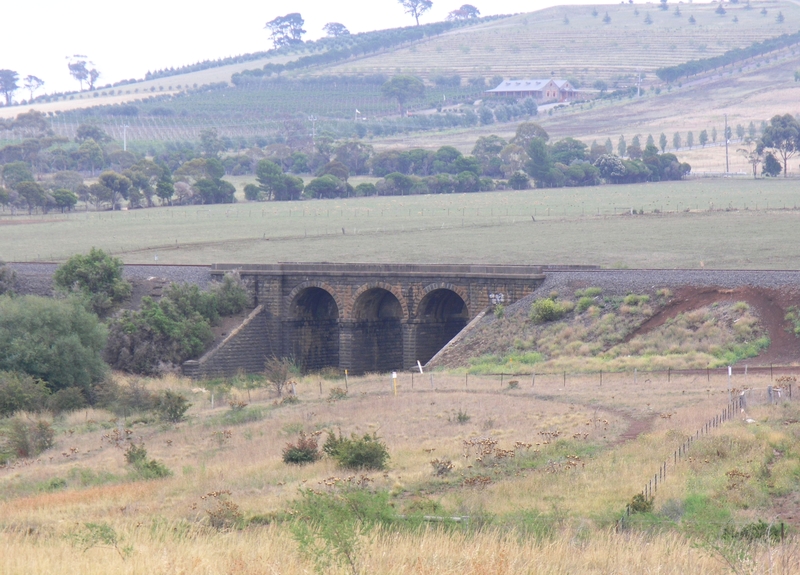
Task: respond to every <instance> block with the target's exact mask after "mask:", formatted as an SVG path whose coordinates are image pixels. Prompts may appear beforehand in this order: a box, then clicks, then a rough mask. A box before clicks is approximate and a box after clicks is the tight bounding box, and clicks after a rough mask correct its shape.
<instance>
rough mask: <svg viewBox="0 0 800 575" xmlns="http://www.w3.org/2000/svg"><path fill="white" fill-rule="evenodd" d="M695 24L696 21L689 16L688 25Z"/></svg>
mask: <svg viewBox="0 0 800 575" xmlns="http://www.w3.org/2000/svg"><path fill="white" fill-rule="evenodd" d="M696 22H697V20H695V17H694V16H693V15H692V16H689V24H695V23H696Z"/></svg>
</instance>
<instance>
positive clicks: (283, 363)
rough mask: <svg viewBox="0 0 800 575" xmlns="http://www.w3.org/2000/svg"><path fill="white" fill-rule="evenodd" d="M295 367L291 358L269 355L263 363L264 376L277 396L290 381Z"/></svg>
mask: <svg viewBox="0 0 800 575" xmlns="http://www.w3.org/2000/svg"><path fill="white" fill-rule="evenodd" d="M296 371H297V368H296V367H295V365H294V364H293V363H292V361H291V360H289V359H287V358H285V357H274V356H273V357H271V358H269V359H268V360H267V362H266V364H265V365H264V377H266V379H267V382H269V384H270V385H271V386H272V389H273V390H275V393H276V394H277V395H278V397H282V396H283V390H284V388H285V387H286V386H287V385H289V383H290V382H291V378H292V375H293V374H294V373H295V372H296Z"/></svg>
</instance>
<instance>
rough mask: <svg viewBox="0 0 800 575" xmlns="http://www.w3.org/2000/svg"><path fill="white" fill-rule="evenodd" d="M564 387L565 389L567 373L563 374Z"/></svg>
mask: <svg viewBox="0 0 800 575" xmlns="http://www.w3.org/2000/svg"><path fill="white" fill-rule="evenodd" d="M564 387H567V372H566V371H565V372H564Z"/></svg>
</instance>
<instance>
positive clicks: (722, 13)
mask: <svg viewBox="0 0 800 575" xmlns="http://www.w3.org/2000/svg"><path fill="white" fill-rule="evenodd" d="M714 12H715V13H717V14H719V15H720V16H725V14H727V13H728V11H727V10H725V7H724V6H723V5H722V2H720V3H719V6H717V9H716V10H714Z"/></svg>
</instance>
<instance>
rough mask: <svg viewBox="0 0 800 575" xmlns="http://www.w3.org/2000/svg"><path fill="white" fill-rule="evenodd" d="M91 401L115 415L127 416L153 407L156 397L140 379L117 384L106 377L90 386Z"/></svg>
mask: <svg viewBox="0 0 800 575" xmlns="http://www.w3.org/2000/svg"><path fill="white" fill-rule="evenodd" d="M92 401H93V404H94V405H95V406H97V407H100V408H102V409H107V410H109V411H111V412H113V413H114V414H115V415H122V416H128V415H130V414H132V413H135V412H142V411H150V410H152V409H154V408H155V406H156V403H157V401H158V397H157V396H156V394H155V393H153V392H152V391H150V390H149V389H147V388H146V387H145V386H144V384H143V383H142V382H141V381H136V380H133V381H129V382H127V383H125V384H118V383H117V382H116V381H114V380H112V379H107V380H105V381H102V382H100V383H99V384H97V385H96V386H94V388H92Z"/></svg>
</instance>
